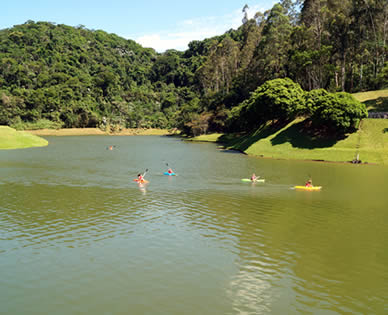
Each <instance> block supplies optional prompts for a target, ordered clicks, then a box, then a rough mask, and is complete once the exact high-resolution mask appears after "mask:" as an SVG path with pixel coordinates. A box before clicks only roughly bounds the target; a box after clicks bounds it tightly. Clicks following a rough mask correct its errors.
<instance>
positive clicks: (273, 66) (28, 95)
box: [0, 0, 388, 134]
mask: <svg viewBox="0 0 388 315" xmlns="http://www.w3.org/2000/svg"><path fill="white" fill-rule="evenodd" d="M246 12H247V7H244V8H242V25H241V26H240V27H239V28H238V29H237V30H230V31H228V32H226V33H225V34H222V35H220V36H216V37H214V38H208V39H205V40H203V41H193V42H191V43H190V44H189V48H188V49H187V50H186V51H184V52H180V51H175V50H168V51H166V52H165V53H163V54H158V53H156V52H155V51H154V50H153V49H146V48H143V47H141V46H140V45H138V44H136V43H135V42H134V41H132V40H126V39H123V38H120V37H118V36H116V35H114V34H107V33H106V32H104V31H101V30H97V31H94V30H88V29H85V28H84V27H82V26H78V27H70V26H66V25H56V24H54V23H48V22H33V21H27V22H26V23H25V24H23V25H17V26H14V27H13V28H10V29H5V30H1V31H0V60H1V61H0V96H1V99H0V124H8V125H13V126H17V125H22V124H23V123H25V122H39V121H42V120H43V121H47V120H48V121H50V122H53V123H55V124H56V125H58V126H65V127H94V126H101V125H104V122H106V123H107V124H110V125H112V124H113V125H117V126H122V127H162V128H172V127H177V128H179V129H181V130H183V131H184V132H186V133H196V134H197V133H205V132H208V131H228V130H247V129H250V128H254V127H257V124H256V123H257V122H261V123H262V122H265V121H268V120H270V119H272V120H273V119H275V120H276V119H281V120H286V119H291V118H293V117H295V116H297V115H307V116H311V117H312V122H313V123H312V125H314V122H315V125H319V122H323V121H324V122H325V123H327V117H329V116H333V115H331V114H332V113H333V112H335V113H336V115H337V116H341V115H342V116H343V113H344V112H346V111H347V112H352V115H353V116H352V117H350V118H349V117H346V118H345V119H343V121H346V122H345V125H341V126H340V127H341V128H343V130H344V131H345V130H346V131H348V130H349V126H348V125H349V124H350V125H352V126H354V125H355V124H356V122H357V121H358V120H359V119H361V118H363V117H365V109H364V108H361V107H360V104H356V103H355V102H354V100H352V99H350V98H349V97H348V96H346V95H344V94H337V92H358V91H365V90H376V89H381V88H386V87H387V86H388V62H387V51H388V49H387V39H388V3H387V1H386V0H375V1H369V0H342V1H339V0H305V1H296V2H293V1H291V0H283V1H281V2H280V3H277V4H275V5H274V6H273V8H272V9H271V10H269V11H267V12H257V13H256V15H255V16H254V18H253V19H248V18H247V15H246ZM280 78H289V79H287V80H286V81H272V83H271V82H270V83H268V81H271V80H274V79H280ZM264 83H266V84H267V85H266V86H265V87H262V85H263V84H264ZM294 84H295V85H294ZM286 87H290V88H291V89H294V92H295V93H296V94H295V93H294V95H295V97H296V99H294V100H289V102H288V101H287V102H283V103H282V105H281V107H282V108H280V107H278V105H277V104H276V101H275V100H277V99H279V97H280V98H281V97H288V96H285V94H284V93H283V92H282V91H281V90H282V89H284V88H286ZM299 89H300V90H299ZM322 89H323V90H322ZM315 90H318V91H320V92H313V94H311V93H310V92H309V91H315ZM253 92H254V93H253ZM266 93H270V94H271V93H272V96H271V97H266ZM273 93H275V94H273ZM279 93H280V94H279ZM291 94H292V93H291ZM296 95H297V96H296ZM295 100H297V101H298V102H299V104H298V105H295V104H294V103H293V102H295ZM313 102H317V103H314V104H313ZM349 102H350V103H351V105H350V108H352V110H349V109H348V108H347V104H349ZM293 106H294V107H293ZM295 106H296V107H295ZM288 107H289V108H288ZM326 107H329V108H331V109H332V111H331V113H327V112H325V111H324V109H325V108H326ZM287 108H288V109H287ZM353 109H355V110H353ZM354 112H356V113H357V114H354ZM278 114H280V116H277V115H278ZM244 115H245V116H244ZM252 115H256V116H252ZM322 115H323V116H325V115H326V116H325V117H323V120H322V121H321V120H320V118H321V117H322ZM346 115H347V114H346V113H345V116H346ZM247 118H250V119H251V120H249V119H247ZM348 118H349V119H348ZM325 119H326V120H325ZM250 121H253V123H250ZM328 125H331V126H333V129H335V128H336V127H335V126H338V121H337V122H329V123H328Z"/></svg>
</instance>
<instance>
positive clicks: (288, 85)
mask: <svg viewBox="0 0 388 315" xmlns="http://www.w3.org/2000/svg"><path fill="white" fill-rule="evenodd" d="M304 110H305V100H304V91H303V90H302V89H301V87H300V85H299V84H298V83H295V82H293V81H292V80H291V79H289V78H285V79H275V80H270V81H267V82H265V83H264V84H263V85H261V86H260V87H258V88H257V89H256V90H255V91H254V92H253V93H252V94H251V97H250V98H249V99H248V100H246V101H245V102H243V104H242V106H241V111H240V115H241V116H240V119H243V120H246V121H247V122H249V124H250V125H251V127H250V128H253V127H257V126H259V125H260V124H262V123H263V122H265V121H268V120H280V121H286V120H290V119H294V118H295V117H296V116H297V115H298V114H299V113H302V112H303V111H304Z"/></svg>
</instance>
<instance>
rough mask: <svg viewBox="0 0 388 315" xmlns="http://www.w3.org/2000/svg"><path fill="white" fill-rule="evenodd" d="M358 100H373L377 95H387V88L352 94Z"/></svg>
mask: <svg viewBox="0 0 388 315" xmlns="http://www.w3.org/2000/svg"><path fill="white" fill-rule="evenodd" d="M352 95H353V96H354V97H355V98H356V99H357V100H359V101H360V102H365V101H369V100H375V99H378V98H379V97H383V98H384V97H388V90H378V91H368V92H360V93H353V94H352Z"/></svg>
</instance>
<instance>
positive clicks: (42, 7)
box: [0, 0, 278, 52]
mask: <svg viewBox="0 0 388 315" xmlns="http://www.w3.org/2000/svg"><path fill="white" fill-rule="evenodd" d="M276 2H278V1H272V0H270V1H265V0H258V1H239V0H223V1H222V0H195V1H182V0H181V1H168V0H166V1H155V0H145V1H144V0H143V1H142V0H137V1H132V0H110V1H109V0H104V1H101V0H94V1H91V0H78V1H76V0H62V1H58V0H49V1H48V0H13V1H11V0H6V1H5V3H2V5H1V13H0V29H4V28H10V27H12V26H14V25H17V24H23V23H25V22H26V21H27V20H33V21H35V22H37V21H48V22H55V23H57V24H66V25H70V26H77V25H84V26H85V27H86V28H88V29H93V30H98V29H101V30H104V31H106V32H108V33H115V34H117V35H119V36H122V37H124V38H127V39H133V40H135V41H136V42H138V43H139V44H141V45H142V46H144V47H152V48H154V49H156V50H157V51H159V52H163V51H165V50H166V49H178V50H185V49H186V48H187V44H188V43H189V42H190V41H192V40H202V39H204V38H207V37H212V36H214V35H221V34H223V33H224V32H225V31H227V30H229V29H230V28H234V29H236V28H237V27H239V26H240V25H241V19H242V17H243V13H242V12H241V11H242V8H243V7H244V5H245V4H247V5H248V6H249V8H250V9H249V11H248V14H249V17H253V15H254V13H255V12H257V11H264V10H267V9H270V8H271V7H272V6H273V5H274V4H275V3H276Z"/></svg>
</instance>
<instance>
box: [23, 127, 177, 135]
mask: <svg viewBox="0 0 388 315" xmlns="http://www.w3.org/2000/svg"><path fill="white" fill-rule="evenodd" d="M28 132H29V133H31V134H34V135H38V136H91V135H97V136H98V135H102V136H104V135H113V136H163V135H171V134H172V133H171V132H170V131H169V130H167V129H122V130H121V131H118V132H105V131H103V130H101V129H99V128H64V129H39V130H28Z"/></svg>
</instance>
